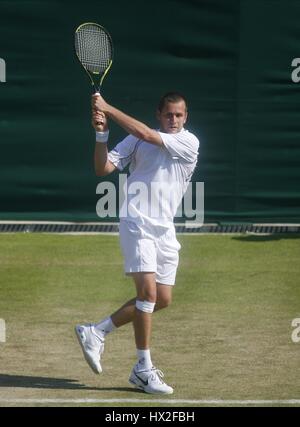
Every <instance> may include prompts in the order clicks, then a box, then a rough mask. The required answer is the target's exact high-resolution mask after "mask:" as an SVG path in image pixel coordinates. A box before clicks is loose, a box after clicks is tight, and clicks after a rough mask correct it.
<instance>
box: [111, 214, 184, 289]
mask: <svg viewBox="0 0 300 427" xmlns="http://www.w3.org/2000/svg"><path fill="white" fill-rule="evenodd" d="M119 229H120V244H121V249H122V253H123V256H124V264H125V272H126V274H131V273H136V272H142V271H144V272H153V273H156V282H158V283H162V284H163V285H174V284H175V278H176V271H177V267H178V260H179V256H178V251H179V249H180V248H181V246H180V244H179V242H178V241H177V239H176V233H175V227H174V225H172V227H170V228H168V229H166V231H160V232H158V231H157V230H155V229H153V230H151V232H149V231H145V230H143V229H142V228H141V227H140V226H138V225H137V224H135V223H134V222H130V221H120V227H119Z"/></svg>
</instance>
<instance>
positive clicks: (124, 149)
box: [108, 135, 139, 171]
mask: <svg viewBox="0 0 300 427" xmlns="http://www.w3.org/2000/svg"><path fill="white" fill-rule="evenodd" d="M138 141H139V139H138V138H136V137H135V136H132V135H128V136H127V137H126V138H124V139H123V140H122V141H121V142H119V144H117V145H116V146H115V148H113V149H112V150H111V151H110V152H109V153H108V160H109V161H110V162H111V163H113V164H114V165H115V166H116V167H117V168H118V169H119V170H121V171H122V170H123V169H124V168H125V167H126V166H127V165H128V164H129V163H130V162H131V160H132V159H133V156H134V154H135V151H136V147H137V143H138Z"/></svg>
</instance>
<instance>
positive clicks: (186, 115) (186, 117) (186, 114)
mask: <svg viewBox="0 0 300 427" xmlns="http://www.w3.org/2000/svg"><path fill="white" fill-rule="evenodd" d="M187 119H188V112H186V113H185V119H184V125H185V124H186V122H187Z"/></svg>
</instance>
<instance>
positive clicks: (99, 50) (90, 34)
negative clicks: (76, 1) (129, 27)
mask: <svg viewBox="0 0 300 427" xmlns="http://www.w3.org/2000/svg"><path fill="white" fill-rule="evenodd" d="M75 52H76V56H77V58H78V60H79V62H80V63H81V65H82V66H83V68H84V69H85V71H86V73H87V74H88V76H89V77H90V79H91V83H92V85H93V86H94V90H95V92H99V91H100V87H101V85H102V82H103V80H104V77H105V76H106V74H107V73H108V71H109V69H110V67H111V66H112V61H113V43H112V39H111V36H110V34H109V32H108V31H107V30H106V29H105V28H104V27H102V26H101V25H99V24H96V23H95V22H85V23H83V24H81V25H79V27H78V28H76V30H75Z"/></svg>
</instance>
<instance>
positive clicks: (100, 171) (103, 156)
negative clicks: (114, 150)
mask: <svg viewBox="0 0 300 427" xmlns="http://www.w3.org/2000/svg"><path fill="white" fill-rule="evenodd" d="M94 167H95V173H96V175H97V176H104V175H107V174H108V173H109V171H108V170H107V167H108V150H107V145H106V144H101V143H100V142H97V143H96V144H95V153H94Z"/></svg>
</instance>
